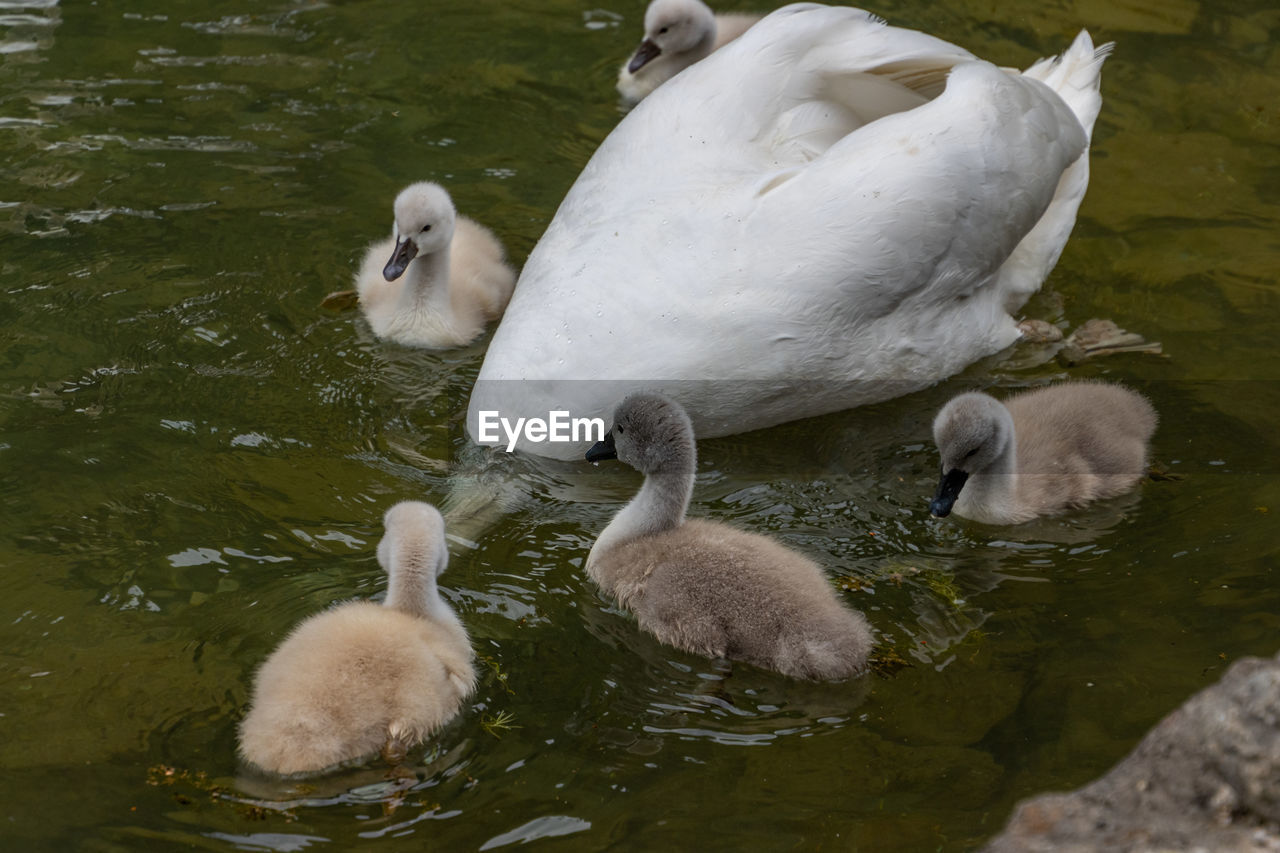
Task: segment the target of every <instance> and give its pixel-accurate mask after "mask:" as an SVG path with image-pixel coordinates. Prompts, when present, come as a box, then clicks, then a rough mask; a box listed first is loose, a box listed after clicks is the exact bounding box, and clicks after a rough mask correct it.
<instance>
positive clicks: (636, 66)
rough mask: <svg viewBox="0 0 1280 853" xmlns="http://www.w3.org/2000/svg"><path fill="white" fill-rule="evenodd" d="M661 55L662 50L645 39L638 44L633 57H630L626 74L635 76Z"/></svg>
mask: <svg viewBox="0 0 1280 853" xmlns="http://www.w3.org/2000/svg"><path fill="white" fill-rule="evenodd" d="M661 53H662V48H660V47H658V46H657V45H656V44H654V43H653V42H651V41H649V40H648V39H645V40H644V41H642V42H640V46H639V47H637V48H636V52H635V55H633V56H632V57H631V61H630V62H628V63H627V72H628V73H629V74H635V73H636V72H637V71H639V70H640V69H641V68H644V67H645V66H646V65H648V64H649V63H650V62H652V61H653V60H655V59H657V58H658V56H659V55H660V54H661Z"/></svg>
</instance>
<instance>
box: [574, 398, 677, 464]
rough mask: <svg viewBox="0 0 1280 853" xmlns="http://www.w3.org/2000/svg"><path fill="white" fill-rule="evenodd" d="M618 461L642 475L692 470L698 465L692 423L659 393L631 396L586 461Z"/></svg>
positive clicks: (615, 413)
mask: <svg viewBox="0 0 1280 853" xmlns="http://www.w3.org/2000/svg"><path fill="white" fill-rule="evenodd" d="M602 459H617V460H619V461H621V462H625V463H627V464H628V465H630V466H631V467H632V468H635V469H636V470H637V471H639V472H641V473H642V474H645V475H649V474H661V473H664V472H672V473H685V472H688V471H692V470H693V468H694V466H695V464H696V462H697V450H696V445H695V443H694V436H693V423H692V422H691V421H690V420H689V415H688V414H686V413H685V410H684V409H683V408H682V407H681V406H680V405H679V404H678V403H676V402H675V401H673V400H670V399H668V398H667V397H664V396H662V395H661V394H649V393H636V394H631V395H630V396H628V397H627V398H626V399H624V400H623V401H622V402H621V403H619V404H618V407H617V408H616V409H615V410H614V412H613V426H612V428H611V429H610V430H609V433H608V434H607V435H605V437H604V440H603V441H599V442H596V444H595V445H594V446H593V447H592V448H591V449H590V450H588V451H587V461H588V462H598V461H600V460H602Z"/></svg>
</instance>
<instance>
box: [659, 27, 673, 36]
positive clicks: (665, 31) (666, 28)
mask: <svg viewBox="0 0 1280 853" xmlns="http://www.w3.org/2000/svg"><path fill="white" fill-rule="evenodd" d="M669 29H671V27H663V28H662V29H660V30H658V35H660V36H661V35H666V33H667V30H669Z"/></svg>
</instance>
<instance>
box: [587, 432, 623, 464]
mask: <svg viewBox="0 0 1280 853" xmlns="http://www.w3.org/2000/svg"><path fill="white" fill-rule="evenodd" d="M617 458H618V449H617V448H616V447H614V446H613V430H609V433H608V435H606V436H605V437H604V441H597V442H596V443H595V444H593V445H591V449H590V450H588V451H587V461H588V462H599V461H600V460H602V459H617Z"/></svg>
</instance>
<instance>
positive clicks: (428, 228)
mask: <svg viewBox="0 0 1280 853" xmlns="http://www.w3.org/2000/svg"><path fill="white" fill-rule="evenodd" d="M430 230H431V226H430V225H423V226H422V233H423V234H426V233H427V232H428V231H430Z"/></svg>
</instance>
